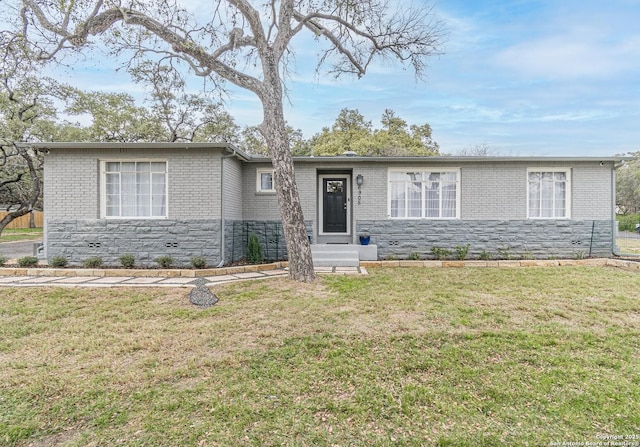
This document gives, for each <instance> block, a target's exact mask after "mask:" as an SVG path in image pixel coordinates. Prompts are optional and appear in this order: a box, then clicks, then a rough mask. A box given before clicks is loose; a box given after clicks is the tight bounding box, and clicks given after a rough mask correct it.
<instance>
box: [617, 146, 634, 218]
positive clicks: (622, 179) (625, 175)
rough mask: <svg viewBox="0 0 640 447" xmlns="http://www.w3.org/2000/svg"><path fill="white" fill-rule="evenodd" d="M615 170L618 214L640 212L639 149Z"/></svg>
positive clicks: (629, 154) (630, 154)
mask: <svg viewBox="0 0 640 447" xmlns="http://www.w3.org/2000/svg"><path fill="white" fill-rule="evenodd" d="M627 155H628V156H632V157H635V158H634V159H633V160H631V161H628V162H626V163H625V164H624V166H622V167H620V168H619V169H618V170H617V171H616V207H617V211H618V213H619V214H628V213H638V212H640V151H638V152H630V153H628V154H627Z"/></svg>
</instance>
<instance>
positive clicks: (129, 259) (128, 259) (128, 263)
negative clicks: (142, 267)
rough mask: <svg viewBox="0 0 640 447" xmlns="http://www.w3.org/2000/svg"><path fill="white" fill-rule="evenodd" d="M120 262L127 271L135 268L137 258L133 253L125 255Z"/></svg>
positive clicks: (120, 258)
mask: <svg viewBox="0 0 640 447" xmlns="http://www.w3.org/2000/svg"><path fill="white" fill-rule="evenodd" d="M118 260H119V261H120V264H121V265H122V266H123V267H124V268H126V269H130V268H133V266H134V265H135V264H136V257H135V256H133V255H132V254H131V253H125V254H123V255H122V256H120V257H119V258H118Z"/></svg>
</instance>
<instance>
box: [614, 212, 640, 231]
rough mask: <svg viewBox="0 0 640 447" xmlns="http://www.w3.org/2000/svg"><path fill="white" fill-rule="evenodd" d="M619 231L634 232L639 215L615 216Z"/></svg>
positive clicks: (639, 219)
mask: <svg viewBox="0 0 640 447" xmlns="http://www.w3.org/2000/svg"><path fill="white" fill-rule="evenodd" d="M616 220H617V221H618V230H619V231H635V229H636V224H637V223H638V222H640V214H625V215H624V216H616Z"/></svg>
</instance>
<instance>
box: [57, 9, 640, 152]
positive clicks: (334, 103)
mask: <svg viewBox="0 0 640 447" xmlns="http://www.w3.org/2000/svg"><path fill="white" fill-rule="evenodd" d="M413 1H414V2H415V3H419V2H421V1H424V0H413ZM430 4H431V5H432V6H433V7H434V10H433V11H434V13H435V14H436V15H437V17H438V18H439V19H441V20H443V21H444V23H445V27H446V30H447V35H446V41H445V42H444V44H443V46H442V51H443V54H442V55H440V56H435V57H433V58H431V59H430V60H429V62H428V64H429V66H428V68H427V71H426V80H424V81H420V80H416V79H415V77H414V75H413V73H412V72H411V71H410V70H405V69H403V67H402V66H400V65H396V64H392V63H384V64H382V63H380V64H376V65H374V66H373V67H372V70H371V71H370V72H369V73H368V74H367V75H365V76H364V77H362V78H361V79H359V80H357V79H341V80H338V81H335V80H333V79H331V78H326V77H321V78H318V77H317V76H315V74H314V71H313V68H314V67H313V61H314V59H315V56H316V50H317V48H316V47H315V46H314V43H313V41H312V40H310V39H309V40H305V39H302V40H300V41H297V43H296V45H297V46H296V59H297V65H296V67H297V68H296V72H295V73H293V75H292V76H291V78H290V79H289V80H288V81H287V86H288V88H289V97H288V102H287V104H286V105H285V117H286V119H287V121H288V122H289V123H290V124H291V125H292V126H293V127H294V128H299V129H301V130H302V131H303V134H304V136H305V137H306V138H310V137H311V136H313V135H314V134H316V133H318V132H320V131H321V130H322V127H325V126H326V127H330V126H331V124H333V122H334V121H335V119H336V117H337V116H338V114H339V112H340V110H341V109H343V108H350V109H358V110H359V112H360V113H361V114H363V115H364V116H365V118H366V119H367V120H369V121H372V123H373V125H374V127H379V126H380V117H381V115H382V113H383V111H384V110H385V109H392V110H393V111H395V113H396V115H397V116H399V117H401V118H403V119H404V120H406V121H407V123H408V124H418V125H421V124H424V123H429V124H430V125H431V127H432V129H433V137H434V140H435V141H436V142H438V144H439V145H440V150H441V152H444V153H453V154H455V153H456V152H458V151H460V150H464V149H469V148H473V147H475V146H478V145H484V146H487V147H488V148H489V149H490V150H491V152H492V153H494V154H497V155H504V156H527V155H533V156H612V155H615V154H622V153H626V152H629V151H639V150H640V26H639V25H638V24H639V23H640V2H639V1H638V0H608V1H607V2H603V1H602V0H435V1H432V2H431V3H430ZM96 66H97V65H96V64H95V62H94V64H93V65H92V67H88V68H87V69H86V70H78V71H76V72H74V73H67V75H66V76H69V78H70V79H66V80H67V81H71V82H73V84H74V85H76V86H78V87H80V88H85V89H103V90H106V91H127V92H129V93H132V94H134V95H139V94H140V91H139V87H137V86H135V85H132V84H131V82H130V80H129V78H128V77H127V76H126V74H115V72H114V71H113V69H112V68H110V67H109V66H108V64H104V65H100V66H99V70H98V71H99V72H97V71H96ZM226 107H227V110H229V112H230V113H231V114H232V115H233V117H234V118H235V120H236V122H237V123H238V124H239V125H243V126H244V125H255V124H259V123H260V121H261V119H262V118H261V116H262V111H261V107H260V103H259V101H258V99H257V98H256V97H255V96H253V94H251V93H249V92H246V91H241V90H238V91H236V92H234V94H233V95H232V96H231V98H230V99H229V100H227V103H226Z"/></svg>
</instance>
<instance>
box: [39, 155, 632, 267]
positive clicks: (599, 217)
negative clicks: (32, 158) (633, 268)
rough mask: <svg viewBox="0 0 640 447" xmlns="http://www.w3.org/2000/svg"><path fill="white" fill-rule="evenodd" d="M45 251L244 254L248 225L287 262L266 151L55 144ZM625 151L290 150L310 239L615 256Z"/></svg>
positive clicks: (419, 250) (108, 257) (416, 249)
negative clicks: (363, 237)
mask: <svg viewBox="0 0 640 447" xmlns="http://www.w3.org/2000/svg"><path fill="white" fill-rule="evenodd" d="M40 149H41V150H42V151H43V152H44V153H45V154H46V155H45V165H44V166H45V171H44V200H45V222H44V227H45V235H44V244H45V256H46V257H47V258H48V259H49V260H50V259H51V258H52V257H53V256H56V255H61V256H65V257H66V258H67V259H68V260H69V262H70V263H71V264H79V263H81V262H82V261H83V260H85V259H87V258H89V257H92V256H100V257H102V258H103V260H104V263H105V264H112V265H118V264H119V262H118V259H119V257H120V256H121V255H123V254H125V253H131V254H133V255H135V257H136V263H137V264H138V265H153V264H154V260H155V259H156V258H157V257H158V256H160V255H170V256H172V257H173V258H174V260H175V261H176V265H188V264H189V261H190V259H191V258H193V257H194V256H204V257H205V258H206V259H207V262H208V264H209V265H223V264H226V263H230V262H232V261H237V260H239V259H241V258H243V257H244V255H245V252H246V242H247V239H248V236H249V234H250V233H255V234H257V235H258V236H259V239H260V240H261V243H262V244H263V247H264V251H265V256H266V258H267V259H274V260H275V259H286V255H287V253H286V245H285V243H284V240H283V235H282V227H281V222H280V216H279V211H278V205H277V201H276V195H275V189H274V188H275V185H274V184H273V176H272V168H271V164H270V160H269V159H268V158H264V157H259V156H252V155H249V154H246V153H243V152H242V151H240V150H238V149H237V148H235V147H233V146H232V145H229V144H211V143H48V144H42V145H40ZM622 160H623V159H622V158H620V157H603V158H593V157H360V156H333V157H313V156H311V157H294V163H295V170H296V181H297V183H298V187H299V191H300V200H301V203H302V207H303V211H304V215H305V222H306V226H307V230H308V232H309V237H310V239H311V241H312V243H313V244H332V243H333V244H358V234H359V233H361V232H363V231H367V232H368V233H369V234H370V235H371V244H374V245H375V246H376V247H377V255H376V256H377V258H379V259H389V258H397V259H404V258H407V257H409V256H410V255H413V256H415V255H416V254H417V255H419V256H420V257H422V258H429V257H431V254H432V250H433V248H434V247H435V248H438V249H448V250H452V251H453V250H455V248H456V247H461V246H466V245H467V244H468V247H469V248H468V257H469V258H470V259H472V258H478V257H482V256H492V257H498V256H501V257H505V256H506V257H513V258H519V257H531V258H550V257H557V258H575V257H582V256H610V255H611V254H612V251H613V247H614V220H615V219H614V204H615V170H616V168H617V167H618V166H619V163H620V162H621V161H622Z"/></svg>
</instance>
